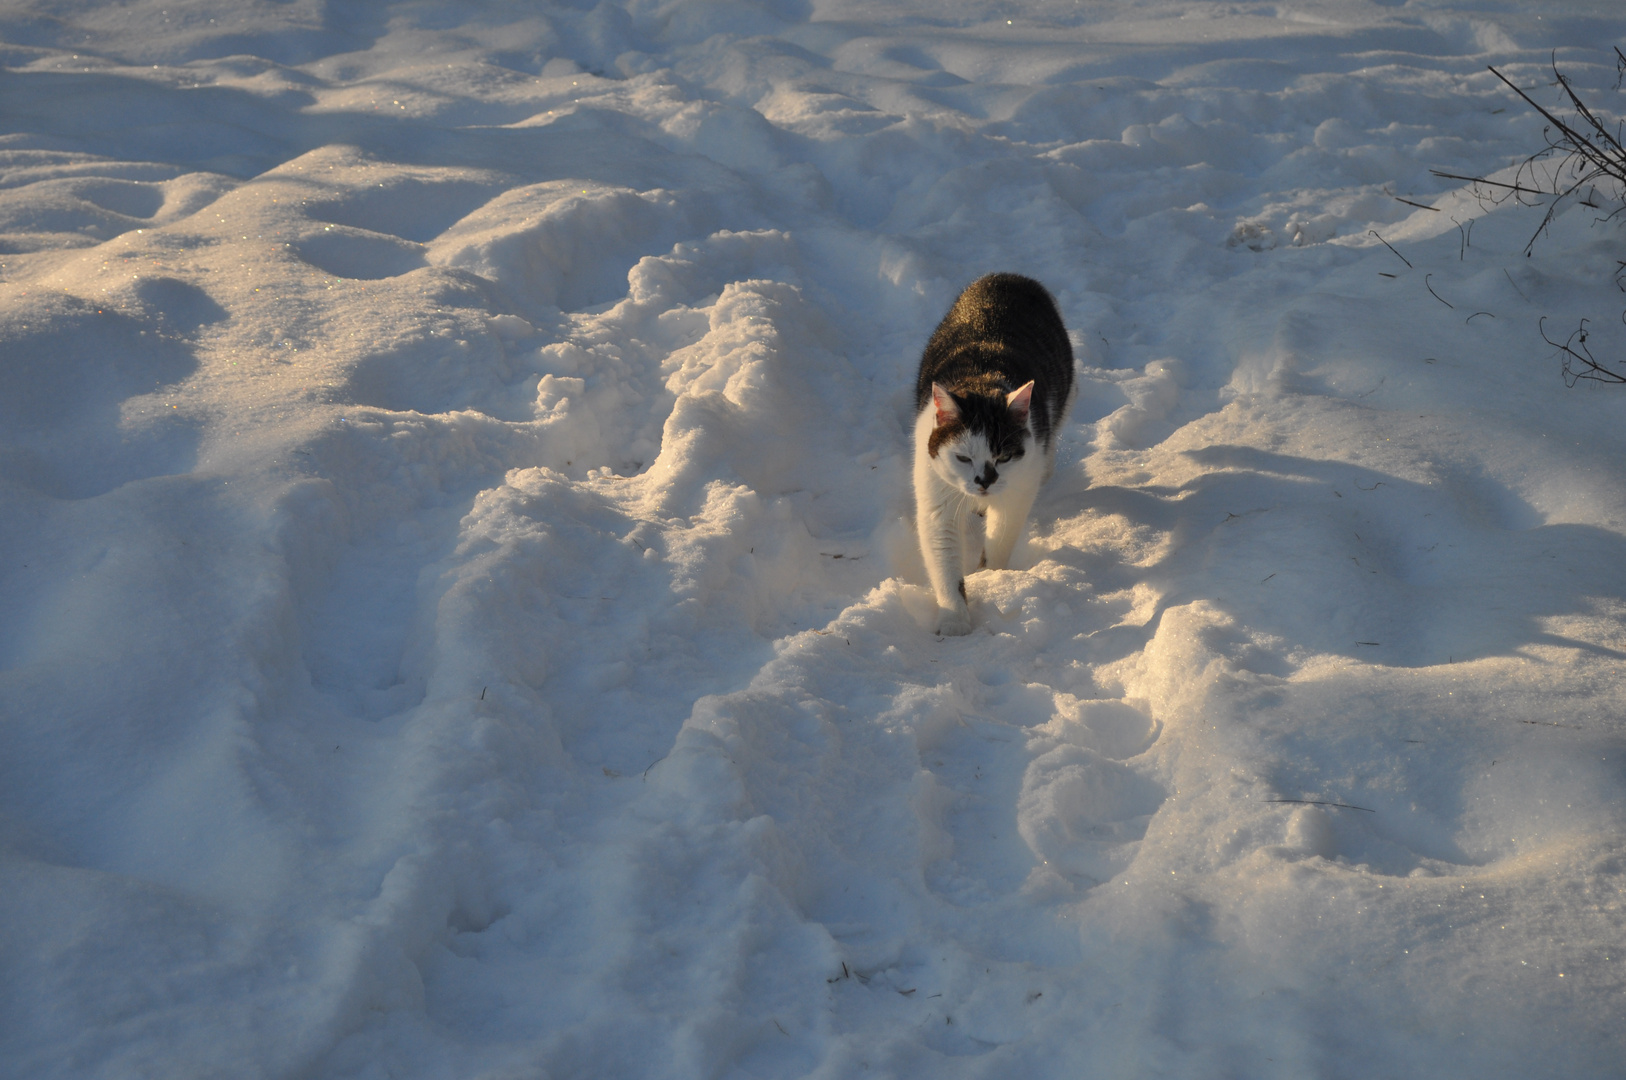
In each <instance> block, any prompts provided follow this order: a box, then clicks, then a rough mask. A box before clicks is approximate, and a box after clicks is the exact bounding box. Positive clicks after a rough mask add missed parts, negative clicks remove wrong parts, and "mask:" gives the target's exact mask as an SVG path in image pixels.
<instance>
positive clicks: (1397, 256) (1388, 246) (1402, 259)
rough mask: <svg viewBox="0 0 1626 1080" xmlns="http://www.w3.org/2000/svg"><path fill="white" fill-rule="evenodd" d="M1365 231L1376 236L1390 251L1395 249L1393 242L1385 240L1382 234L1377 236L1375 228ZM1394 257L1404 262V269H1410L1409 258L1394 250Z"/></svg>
mask: <svg viewBox="0 0 1626 1080" xmlns="http://www.w3.org/2000/svg"><path fill="white" fill-rule="evenodd" d="M1366 231H1367V232H1369V233H1371V234H1372V235H1373V236H1377V238H1378V243H1380V244H1382V245H1383V246H1384V247H1386V248H1388V249H1389V250H1390V251H1395V246H1394V245H1393V244H1391V243H1389V241H1387V240H1385V239H1384V238H1383V237H1382V236H1378V231H1377V230H1376V229H1368V230H1366ZM1395 258H1397V259H1399V260H1400V261H1401V262H1403V263H1405V264H1406V269H1408V270H1410V269H1412V265H1411V260H1410V259H1408V258H1406V257H1405V256H1404V255H1402V254H1400V252H1398V251H1395Z"/></svg>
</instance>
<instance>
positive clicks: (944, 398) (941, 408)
mask: <svg viewBox="0 0 1626 1080" xmlns="http://www.w3.org/2000/svg"><path fill="white" fill-rule="evenodd" d="M932 405H933V406H935V407H936V409H937V426H938V427H943V426H945V425H947V424H952V423H954V422H955V421H956V420H958V419H959V418H960V406H958V405H956V404H955V403H954V395H953V394H951V393H949V392H948V391H947V390H945V389H943V385H942V384H941V383H932Z"/></svg>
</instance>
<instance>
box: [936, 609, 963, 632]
mask: <svg viewBox="0 0 1626 1080" xmlns="http://www.w3.org/2000/svg"><path fill="white" fill-rule="evenodd" d="M937 632H938V633H939V634H941V635H943V636H944V637H964V636H965V635H967V634H969V633H971V612H969V611H965V610H956V609H954V608H939V609H938V612H937Z"/></svg>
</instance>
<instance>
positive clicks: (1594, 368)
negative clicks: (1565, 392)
mask: <svg viewBox="0 0 1626 1080" xmlns="http://www.w3.org/2000/svg"><path fill="white" fill-rule="evenodd" d="M1589 321H1590V320H1587V319H1582V320H1581V325H1580V326H1578V327H1576V329H1575V332H1574V333H1572V334H1571V335H1570V336H1569V337H1567V338H1565V339H1564V340H1563V341H1554V340H1553V339H1552V338H1550V337H1548V336H1547V317H1546V316H1545V315H1543V316H1542V317H1541V319H1540V321H1538V322H1537V323H1536V329H1537V331H1538V332H1539V333H1540V334H1541V340H1543V341H1545V342H1546V343H1547V344H1549V345H1551V346H1552V347H1553V348H1555V349H1557V350H1558V353H1559V358H1560V360H1561V361H1562V365H1563V366H1562V371H1563V374H1564V385H1565V386H1574V385H1575V384H1576V383H1578V382H1580V381H1581V380H1582V379H1589V380H1591V381H1592V382H1601V383H1626V375H1621V374H1620V373H1618V372H1614V371H1610V370H1609V369H1608V368H1606V367H1604V366H1603V365H1602V364H1600V363H1598V361H1597V359H1596V358H1594V357H1593V355H1592V350H1591V349H1589V348H1587V347H1586V339H1587V328H1586V324H1587V323H1588V322H1589Z"/></svg>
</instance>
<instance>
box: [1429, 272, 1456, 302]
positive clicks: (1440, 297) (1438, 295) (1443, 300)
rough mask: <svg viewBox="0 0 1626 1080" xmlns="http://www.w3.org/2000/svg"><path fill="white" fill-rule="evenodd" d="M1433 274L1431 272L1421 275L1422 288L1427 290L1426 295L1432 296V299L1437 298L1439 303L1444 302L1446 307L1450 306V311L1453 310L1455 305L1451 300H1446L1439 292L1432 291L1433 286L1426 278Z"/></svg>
mask: <svg viewBox="0 0 1626 1080" xmlns="http://www.w3.org/2000/svg"><path fill="white" fill-rule="evenodd" d="M1433 276H1434V275H1433V274H1424V275H1423V288H1425V289H1427V290H1428V295H1430V296H1432V297H1433V298H1434V299H1436V300H1438V301H1439V302H1440V303H1442V304H1444V305H1445V306H1446V307H1448V308H1450V309H1451V310H1452V311H1455V310H1456V309H1457V305H1455V304H1453V303H1452V302H1451V301H1449V300H1447V299H1446V298H1445V297H1443V296H1441V295H1440V294H1439V293H1437V292H1435V291H1434V286H1432V285H1430V284H1429V283H1428V279H1429V278H1431V277H1433Z"/></svg>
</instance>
